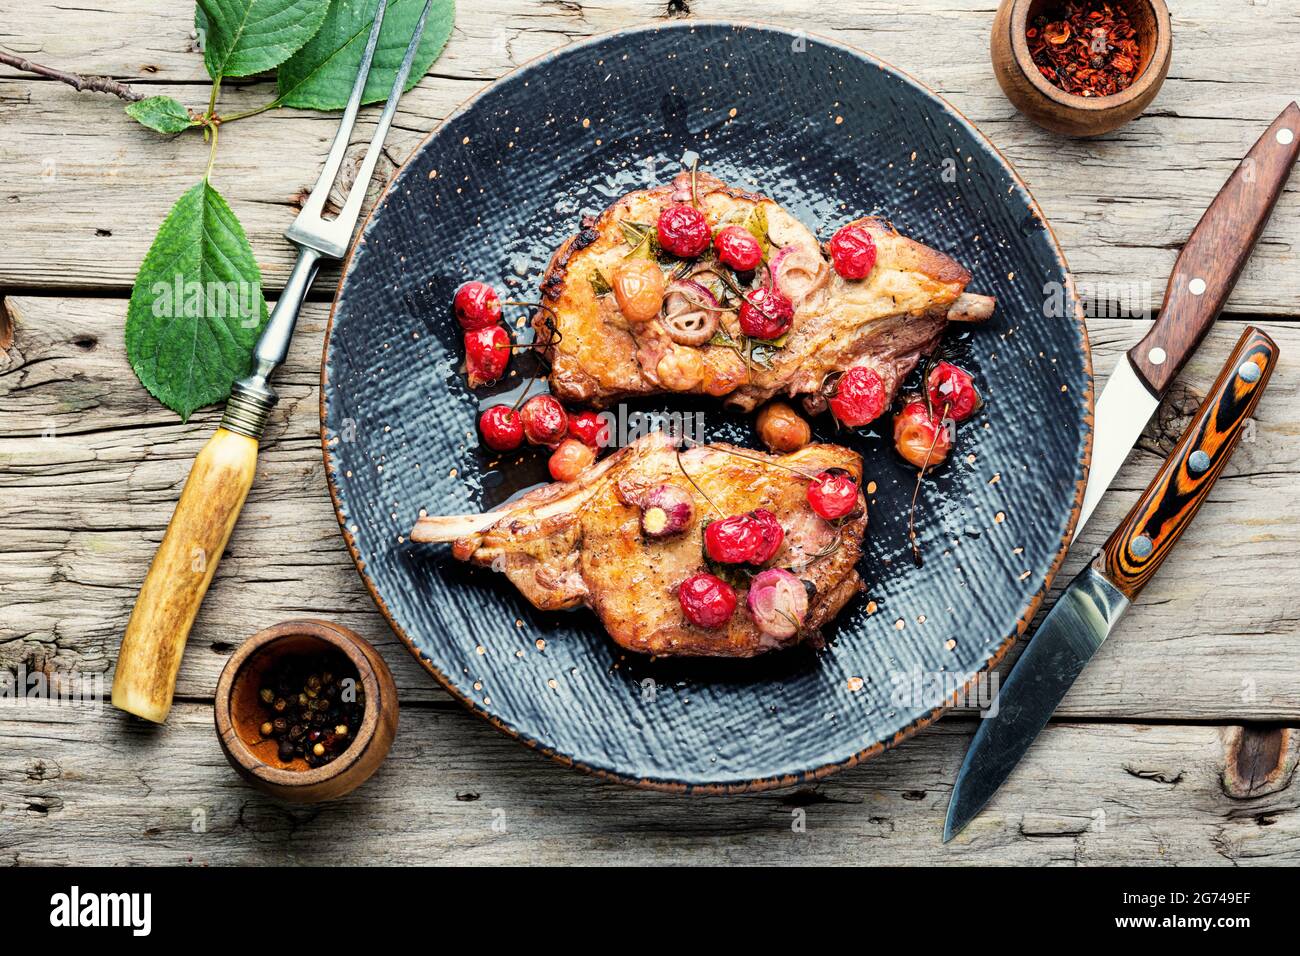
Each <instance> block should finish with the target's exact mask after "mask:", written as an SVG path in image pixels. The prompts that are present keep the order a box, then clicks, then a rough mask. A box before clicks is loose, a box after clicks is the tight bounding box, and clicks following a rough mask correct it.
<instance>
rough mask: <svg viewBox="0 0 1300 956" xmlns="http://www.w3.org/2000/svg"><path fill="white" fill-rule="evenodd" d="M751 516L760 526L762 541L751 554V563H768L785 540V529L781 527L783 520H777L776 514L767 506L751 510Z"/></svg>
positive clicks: (759, 531) (757, 525)
mask: <svg viewBox="0 0 1300 956" xmlns="http://www.w3.org/2000/svg"><path fill="white" fill-rule="evenodd" d="M749 517H750V520H752V521H753V522H754V524H755V526H756V527H757V528H758V533H759V536H760V539H761V542H762V543H761V544H760V545H759V547H758V548H757V549H756V550H755V551H754V554H753V555H751V556H750V559H749V563H750V564H767V562H769V561H771V560H772V559H773V558H774V557H776V553H777V552H778V551H780V550H781V542H782V541H784V540H785V530H784V529H783V528H782V527H781V522H779V521H777V520H776V515H774V514H772V512H770V511H768V510H767V509H766V508H757V509H755V510H754V511H751V512H750V513H749Z"/></svg>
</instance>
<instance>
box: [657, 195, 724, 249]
mask: <svg viewBox="0 0 1300 956" xmlns="http://www.w3.org/2000/svg"><path fill="white" fill-rule="evenodd" d="M656 231H657V232H658V233H659V245H661V246H663V247H664V249H666V250H667V251H668V252H669V253H671V254H672V255H674V256H677V257H678V258H679V259H694V258H695V257H696V256H698V255H699V254H700V253H702V252H703V251H704V250H705V249H707V248H709V240H710V239H711V238H712V236H711V235H710V234H709V223H708V220H707V219H705V218H704V213H702V212H700V211H699V210H698V209H696V208H695V207H694V206H685V205H682V204H681V203H675V204H673V205H671V206H666V207H664V210H663V212H661V213H659V222H658V223H657V225H656Z"/></svg>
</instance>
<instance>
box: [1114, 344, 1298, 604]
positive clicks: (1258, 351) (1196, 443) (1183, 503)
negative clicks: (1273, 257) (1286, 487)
mask: <svg viewBox="0 0 1300 956" xmlns="http://www.w3.org/2000/svg"><path fill="white" fill-rule="evenodd" d="M1276 364H1277V345H1276V344H1275V343H1274V342H1273V340H1272V339H1271V338H1269V337H1268V336H1267V335H1265V334H1264V333H1263V332H1261V331H1260V330H1259V329H1257V328H1255V327H1254V326H1250V325H1248V326H1246V329H1245V331H1243V332H1242V333H1241V338H1240V339H1239V340H1238V341H1237V346H1236V348H1234V349H1233V350H1232V356H1231V357H1230V358H1229V359H1228V362H1227V364H1226V365H1224V367H1223V370H1222V371H1221V372H1219V377H1218V378H1217V379H1216V380H1215V382H1214V388H1213V389H1212V390H1211V392H1210V394H1209V396H1208V397H1207V398H1206V399H1205V401H1204V402H1203V403H1202V404H1201V407H1200V408H1199V409H1197V411H1196V417H1195V418H1194V419H1193V420H1192V423H1191V425H1189V426H1188V427H1187V431H1185V432H1183V437H1182V438H1180V439H1179V440H1178V445H1177V447H1176V448H1174V450H1173V453H1172V454H1171V455H1170V456H1169V457H1168V458H1167V459H1166V460H1165V463H1164V465H1163V466H1161V468H1160V471H1159V473H1158V474H1157V475H1156V477H1155V479H1154V480H1153V481H1152V482H1151V484H1150V485H1149V486H1148V487H1147V490H1146V491H1145V492H1144V493H1143V494H1142V497H1141V498H1140V499H1138V503H1137V504H1136V505H1134V506H1133V510H1131V511H1130V512H1129V513H1128V515H1126V516H1125V518H1124V520H1123V521H1122V522H1121V523H1120V526H1119V527H1118V528H1117V529H1116V530H1115V533H1114V534H1112V535H1111V536H1110V537H1109V538H1108V539H1107V540H1106V544H1105V545H1104V546H1103V548H1102V553H1101V557H1100V558H1099V559H1098V560H1099V561H1102V562H1103V564H1102V566H1101V568H1100V569H1099V570H1101V572H1102V573H1103V574H1105V575H1106V577H1107V578H1109V579H1110V581H1111V583H1112V584H1114V585H1115V586H1116V587H1117V588H1119V589H1120V590H1121V591H1123V592H1124V594H1125V595H1127V596H1128V598H1129V600H1132V599H1133V598H1135V597H1137V594H1138V592H1139V591H1141V590H1142V588H1143V587H1145V586H1146V583H1147V582H1148V581H1149V580H1151V577H1152V575H1154V574H1155V573H1156V569H1157V568H1159V567H1160V563H1161V562H1162V561H1164V559H1165V558H1166V557H1167V556H1168V554H1169V552H1170V550H1171V549H1172V548H1173V546H1174V543H1175V542H1177V541H1178V538H1179V536H1180V535H1182V533H1183V531H1184V530H1185V529H1186V528H1187V526H1188V525H1189V524H1190V523H1191V521H1192V518H1194V517H1195V516H1196V512H1197V510H1198V509H1199V508H1200V507H1201V503H1202V502H1203V501H1204V500H1205V498H1206V496H1207V495H1208V494H1209V492H1210V488H1211V487H1212V486H1213V485H1214V481H1215V479H1216V478H1218V477H1219V474H1220V473H1221V472H1222V471H1223V466H1224V465H1226V464H1227V463H1228V459H1229V458H1230V457H1231V456H1232V452H1233V450H1234V449H1235V448H1236V447H1237V443H1238V442H1240V441H1241V435H1242V432H1243V431H1244V430H1245V427H1246V423H1247V422H1248V421H1249V420H1250V416H1251V415H1252V414H1254V411H1255V406H1256V405H1257V404H1259V397H1260V395H1261V394H1263V391H1264V386H1265V385H1267V384H1268V379H1269V376H1270V375H1272V374H1273V366H1274V365H1276Z"/></svg>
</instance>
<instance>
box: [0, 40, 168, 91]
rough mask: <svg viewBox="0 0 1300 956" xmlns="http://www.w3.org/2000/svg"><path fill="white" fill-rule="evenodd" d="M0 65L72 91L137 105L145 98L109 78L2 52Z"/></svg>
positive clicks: (0, 53)
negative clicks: (113, 98)
mask: <svg viewBox="0 0 1300 956" xmlns="http://www.w3.org/2000/svg"><path fill="white" fill-rule="evenodd" d="M0 63H7V64H9V66H12V67H13V68H14V69H15V70H22V71H23V72H24V73H35V74H36V75H37V76H44V77H48V78H49V79H51V80H58V81H59V82H61V83H67V84H68V85H69V86H71V87H72V88H73V89H74V90H79V91H82V92H91V93H111V94H112V95H113V96H117V97H121V98H122V99H124V100H126V101H127V102H130V103H138V102H139V101H140V100H142V99H144V98H145V95H144V94H143V93H137V92H136V91H135V90H133V89H131V87H129V86H127V85H126V84H125V83H119V82H118V81H117V80H115V79H113V78H111V77H107V76H82V75H81V74H80V73H65V72H64V71H63V70H56V69H54V67H52V66H42V65H41V64H40V63H33V62H32V61H31V60H25V59H23V58H22V57H21V56H14V54H12V53H6V52H5V51H4V50H0Z"/></svg>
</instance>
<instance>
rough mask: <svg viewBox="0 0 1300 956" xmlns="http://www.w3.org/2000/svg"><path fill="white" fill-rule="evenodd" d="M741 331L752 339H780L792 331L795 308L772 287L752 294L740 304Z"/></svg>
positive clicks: (765, 287) (756, 290)
mask: <svg viewBox="0 0 1300 956" xmlns="http://www.w3.org/2000/svg"><path fill="white" fill-rule="evenodd" d="M739 318H740V331H742V332H744V333H745V334H746V335H748V336H749V337H750V338H751V339H779V338H780V337H781V336H783V335H785V333H786V332H788V331H789V330H790V323H791V322H793V321H794V306H793V305H792V304H791V303H790V300H789V299H787V298H786V297H785V296H784V295H782V294H781V293H780V292H779V291H777V290H776V289H774V288H772V287H771V286H764V287H763V288H761V289H755V290H754V291H753V292H751V293H750V294H749V295H748V297H747V298H746V299H745V301H743V302H741V303H740V316H739Z"/></svg>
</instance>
